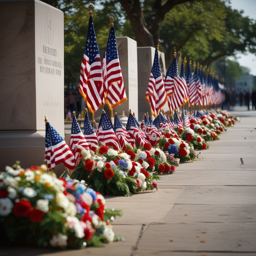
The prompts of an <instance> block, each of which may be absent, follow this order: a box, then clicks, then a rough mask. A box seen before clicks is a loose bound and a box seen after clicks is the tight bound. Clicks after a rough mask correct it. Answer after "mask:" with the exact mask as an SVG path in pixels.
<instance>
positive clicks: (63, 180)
mask: <svg viewBox="0 0 256 256" xmlns="http://www.w3.org/2000/svg"><path fill="white" fill-rule="evenodd" d="M59 180H61V181H62V182H63V186H64V188H65V187H66V184H67V182H66V180H65V179H63V178H59Z"/></svg>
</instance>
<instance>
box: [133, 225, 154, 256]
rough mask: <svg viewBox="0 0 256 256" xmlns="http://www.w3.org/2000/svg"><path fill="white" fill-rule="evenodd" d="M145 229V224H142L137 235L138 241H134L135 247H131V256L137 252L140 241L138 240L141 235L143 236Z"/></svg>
mask: <svg viewBox="0 0 256 256" xmlns="http://www.w3.org/2000/svg"><path fill="white" fill-rule="evenodd" d="M149 225H150V224H149ZM149 225H148V226H149ZM144 229H145V230H144ZM146 229H147V225H146V224H142V225H141V229H140V233H139V237H138V239H137V241H136V244H135V246H133V247H132V252H131V256H133V255H134V252H135V251H137V250H138V245H139V241H140V239H141V238H142V235H143V233H144V232H145V231H146Z"/></svg>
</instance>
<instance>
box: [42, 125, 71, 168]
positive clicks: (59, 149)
mask: <svg viewBox="0 0 256 256" xmlns="http://www.w3.org/2000/svg"><path fill="white" fill-rule="evenodd" d="M45 159H46V163H47V167H48V168H51V169H54V168H55V166H56V165H58V164H60V163H64V165H65V166H66V167H67V168H68V169H70V170H74V169H75V158H74V155H73V153H72V151H71V150H70V148H69V147H68V145H67V144H66V142H65V141H64V140H63V138H62V137H61V136H60V135H59V133H58V132H57V131H56V130H55V129H54V128H53V127H52V126H51V125H50V124H49V123H48V122H47V123H46V136H45Z"/></svg>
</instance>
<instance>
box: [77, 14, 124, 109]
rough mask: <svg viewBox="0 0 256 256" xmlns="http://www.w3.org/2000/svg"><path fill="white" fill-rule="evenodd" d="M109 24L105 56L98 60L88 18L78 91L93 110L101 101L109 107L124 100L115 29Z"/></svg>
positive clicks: (98, 55) (97, 50)
mask: <svg viewBox="0 0 256 256" xmlns="http://www.w3.org/2000/svg"><path fill="white" fill-rule="evenodd" d="M111 24H112V26H111V28H110V32H109V38H108V44H107V49H106V52H105V57H104V59H103V61H102V63H101V60H100V53H99V47H98V44H97V39H96V35H95V30H94V26H93V20H92V16H90V19H89V26H88V34H87V40H86V46H85V51H84V55H83V60H82V63H81V71H80V83H79V91H80V93H81V95H82V96H83V97H84V100H85V101H86V103H87V107H88V108H89V110H90V112H92V113H95V111H96V110H97V109H99V108H100V107H101V106H102V105H104V104H107V105H108V107H109V109H111V110H112V109H114V108H115V107H117V106H119V105H120V104H122V103H123V102H124V101H126V100H127V97H126V92H125V87H124V83H123V77H122V72H121V66H120V62H119V57H118V52H117V45H116V35H115V29H114V26H113V23H111Z"/></svg>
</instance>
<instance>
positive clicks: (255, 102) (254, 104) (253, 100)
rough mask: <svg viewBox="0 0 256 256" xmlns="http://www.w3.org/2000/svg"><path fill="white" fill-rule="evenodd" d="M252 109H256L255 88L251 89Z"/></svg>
mask: <svg viewBox="0 0 256 256" xmlns="http://www.w3.org/2000/svg"><path fill="white" fill-rule="evenodd" d="M253 107H254V109H255V110H256V91H255V89H252V110H253Z"/></svg>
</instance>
